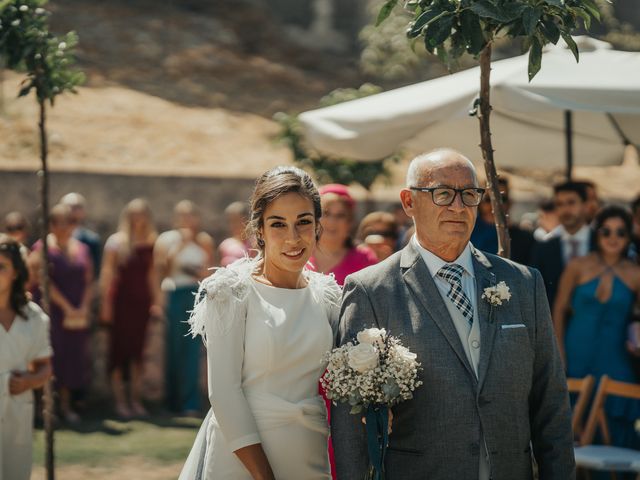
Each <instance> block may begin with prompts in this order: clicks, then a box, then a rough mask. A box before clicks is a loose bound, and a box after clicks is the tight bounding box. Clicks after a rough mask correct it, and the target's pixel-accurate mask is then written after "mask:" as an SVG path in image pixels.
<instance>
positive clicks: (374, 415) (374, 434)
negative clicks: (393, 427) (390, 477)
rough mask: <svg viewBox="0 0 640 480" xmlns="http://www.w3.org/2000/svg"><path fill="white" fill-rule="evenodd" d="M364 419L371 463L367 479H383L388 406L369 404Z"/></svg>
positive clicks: (387, 436) (387, 432) (387, 431)
mask: <svg viewBox="0 0 640 480" xmlns="http://www.w3.org/2000/svg"><path fill="white" fill-rule="evenodd" d="M365 419H366V421H367V425H366V430H367V450H368V451H369V462H370V464H371V468H370V473H369V479H371V480H384V456H385V453H386V451H387V445H388V443H389V408H388V407H387V406H386V405H369V406H368V407H367V411H366V413H365Z"/></svg>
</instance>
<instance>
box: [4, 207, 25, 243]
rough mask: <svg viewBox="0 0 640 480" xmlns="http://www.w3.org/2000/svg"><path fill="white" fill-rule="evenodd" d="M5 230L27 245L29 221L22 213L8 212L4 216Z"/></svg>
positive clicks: (17, 240)
mask: <svg viewBox="0 0 640 480" xmlns="http://www.w3.org/2000/svg"><path fill="white" fill-rule="evenodd" d="M4 231H5V232H6V233H7V235H9V236H10V237H11V238H13V239H14V240H15V241H16V242H18V243H20V244H22V245H27V242H28V241H29V223H28V222H27V219H26V218H25V217H24V215H22V213H20V212H9V213H7V215H6V216H5V217H4Z"/></svg>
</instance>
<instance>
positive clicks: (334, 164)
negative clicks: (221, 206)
mask: <svg viewBox="0 0 640 480" xmlns="http://www.w3.org/2000/svg"><path fill="white" fill-rule="evenodd" d="M381 91H382V89H381V88H380V87H378V86H376V85H371V84H367V83H365V84H364V85H362V86H361V87H360V88H358V89H354V88H339V89H337V90H334V91H333V92H331V93H329V94H328V95H326V96H325V97H323V98H322V99H321V100H320V105H319V106H320V107H328V106H330V105H335V104H337V103H342V102H346V101H348V100H355V99H356V98H362V97H366V96H369V95H373V94H376V93H380V92H381ZM273 118H274V120H275V121H277V122H278V123H279V124H280V133H279V134H278V136H277V138H276V141H278V142H280V143H283V144H284V145H286V146H287V147H289V149H290V150H291V153H292V154H293V159H294V161H295V162H296V163H297V164H298V165H300V166H301V167H302V168H304V169H306V170H310V171H312V172H313V173H314V175H315V177H316V178H317V179H318V180H319V181H320V182H321V183H342V184H344V185H350V184H352V183H357V184H359V185H362V186H363V187H364V188H365V189H367V190H370V189H371V187H372V185H373V183H374V182H375V181H376V180H377V179H378V178H381V177H382V178H385V177H389V175H390V171H389V165H390V164H391V163H395V162H397V161H398V159H399V157H398V156H397V155H393V156H390V157H387V158H383V159H380V160H378V161H376V162H358V161H355V160H351V159H348V158H336V157H332V156H327V155H323V154H321V153H320V152H317V151H315V150H313V149H311V148H310V147H309V146H308V145H307V144H306V143H305V142H304V132H303V131H302V126H301V125H300V122H299V121H298V116H297V115H291V114H288V113H283V112H278V113H276V114H275V115H274V117H273Z"/></svg>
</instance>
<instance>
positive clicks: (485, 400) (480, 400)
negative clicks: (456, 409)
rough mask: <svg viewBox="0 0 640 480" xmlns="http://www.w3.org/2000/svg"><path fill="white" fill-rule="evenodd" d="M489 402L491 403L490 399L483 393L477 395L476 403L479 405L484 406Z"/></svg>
mask: <svg viewBox="0 0 640 480" xmlns="http://www.w3.org/2000/svg"><path fill="white" fill-rule="evenodd" d="M490 403H491V400H489V399H488V398H487V397H485V396H484V395H480V396H479V397H478V405H480V406H481V407H484V406H485V405H489V404H490Z"/></svg>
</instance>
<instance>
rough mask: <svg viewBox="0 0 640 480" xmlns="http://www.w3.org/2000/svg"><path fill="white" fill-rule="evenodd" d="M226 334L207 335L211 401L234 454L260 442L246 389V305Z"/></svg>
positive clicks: (240, 308)
mask: <svg viewBox="0 0 640 480" xmlns="http://www.w3.org/2000/svg"><path fill="white" fill-rule="evenodd" d="M234 314H235V316H236V318H234V320H233V324H232V325H231V326H230V329H229V331H228V332H227V333H226V334H225V335H207V361H208V375H209V401H210V402H211V407H212V408H213V414H214V415H215V417H216V420H217V421H218V424H219V425H220V430H222V433H223V434H224V436H225V438H226V440H227V442H228V444H229V447H230V449H231V451H236V450H238V449H240V448H243V447H246V446H248V445H253V444H256V443H260V436H259V434H258V428H257V426H256V422H255V419H254V417H253V414H252V413H251V409H250V408H249V403H248V402H247V399H246V398H245V395H244V391H243V389H242V363H243V358H244V333H245V317H246V305H244V304H243V305H241V306H239V308H236V309H235V312H234Z"/></svg>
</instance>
